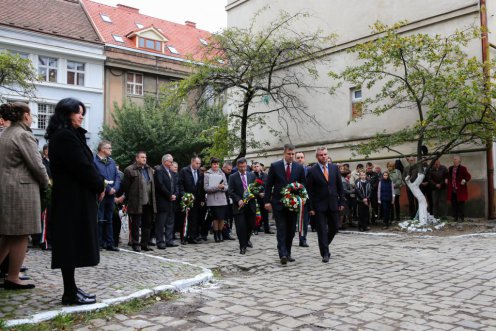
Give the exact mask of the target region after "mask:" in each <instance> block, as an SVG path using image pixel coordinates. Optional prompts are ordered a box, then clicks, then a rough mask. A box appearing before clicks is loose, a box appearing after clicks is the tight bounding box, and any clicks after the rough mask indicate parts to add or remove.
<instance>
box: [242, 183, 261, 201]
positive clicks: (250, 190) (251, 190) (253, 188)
mask: <svg viewBox="0 0 496 331" xmlns="http://www.w3.org/2000/svg"><path fill="white" fill-rule="evenodd" d="M264 189H265V188H264V185H263V181H262V180H260V179H256V180H255V181H254V182H253V183H250V184H248V187H247V188H246V190H245V192H244V193H243V202H244V203H245V204H247V203H248V202H249V201H250V200H251V199H254V198H255V197H256V196H257V195H259V194H260V193H263V191H264Z"/></svg>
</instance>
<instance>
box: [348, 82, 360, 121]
mask: <svg viewBox="0 0 496 331" xmlns="http://www.w3.org/2000/svg"><path fill="white" fill-rule="evenodd" d="M350 92H351V118H358V117H361V116H362V115H363V101H362V88H361V87H355V88H352V89H351V91H350Z"/></svg>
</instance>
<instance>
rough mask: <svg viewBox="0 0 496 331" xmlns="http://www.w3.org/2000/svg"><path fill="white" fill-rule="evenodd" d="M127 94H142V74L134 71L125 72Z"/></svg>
mask: <svg viewBox="0 0 496 331" xmlns="http://www.w3.org/2000/svg"><path fill="white" fill-rule="evenodd" d="M127 94H131V95H143V75H142V74H137V73H134V72H128V73H127Z"/></svg>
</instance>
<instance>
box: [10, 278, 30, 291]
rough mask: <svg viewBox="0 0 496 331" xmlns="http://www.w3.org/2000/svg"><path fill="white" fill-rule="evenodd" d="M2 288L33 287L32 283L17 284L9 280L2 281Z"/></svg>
mask: <svg viewBox="0 0 496 331" xmlns="http://www.w3.org/2000/svg"><path fill="white" fill-rule="evenodd" d="M3 288H4V289H6V290H30V289H33V288H35V285H34V284H17V283H14V282H11V281H10V280H7V279H6V280H4V281H3Z"/></svg>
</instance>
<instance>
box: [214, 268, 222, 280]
mask: <svg viewBox="0 0 496 331" xmlns="http://www.w3.org/2000/svg"><path fill="white" fill-rule="evenodd" d="M212 274H213V276H214V278H215V279H220V278H222V272H221V271H220V269H219V268H213V269H212Z"/></svg>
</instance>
